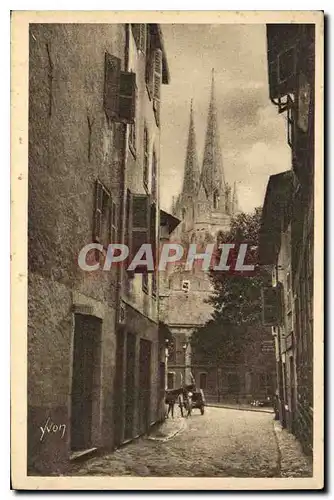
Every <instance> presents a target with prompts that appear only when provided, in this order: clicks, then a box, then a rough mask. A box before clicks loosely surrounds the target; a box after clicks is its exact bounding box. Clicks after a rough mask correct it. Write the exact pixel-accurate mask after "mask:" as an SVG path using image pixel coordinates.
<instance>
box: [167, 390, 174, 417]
mask: <svg viewBox="0 0 334 500" xmlns="http://www.w3.org/2000/svg"><path fill="white" fill-rule="evenodd" d="M165 403H166V405H168V410H167V418H169V414H170V413H171V414H172V418H174V405H175V396H174V395H173V394H169V393H167V394H166V399H165Z"/></svg>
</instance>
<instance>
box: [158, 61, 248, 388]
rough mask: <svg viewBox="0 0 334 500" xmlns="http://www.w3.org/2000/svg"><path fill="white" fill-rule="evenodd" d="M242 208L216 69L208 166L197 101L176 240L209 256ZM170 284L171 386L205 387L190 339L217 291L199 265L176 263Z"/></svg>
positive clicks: (166, 299) (166, 301)
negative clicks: (228, 170)
mask: <svg viewBox="0 0 334 500" xmlns="http://www.w3.org/2000/svg"><path fill="white" fill-rule="evenodd" d="M238 210H239V208H238V197H237V190H236V184H234V187H233V189H232V188H231V186H230V185H229V184H228V183H227V181H226V179H225V173H224V168H223V161H222V152H221V147H220V134H219V123H218V117H217V105H216V99H215V82H214V71H213V70H212V85H211V96H210V103H209V110H208V117H207V128H206V136H205V146H204V154H203V162H202V168H200V163H199V159H198V152H197V144H196V133H195V124H194V108H193V103H192V102H191V106H190V120H189V132H188V143H187V149H186V158H185V167H184V177H183V186H182V191H181V193H180V194H179V196H178V197H177V198H176V200H175V201H174V203H173V213H174V215H175V216H176V217H177V218H178V219H180V220H181V221H182V222H181V224H180V225H179V226H178V227H177V228H176V230H175V231H174V232H173V233H172V236H171V241H172V242H181V243H182V244H183V245H184V246H185V247H187V245H189V244H196V245H197V252H203V251H204V249H205V247H206V245H207V243H214V242H215V241H216V238H217V234H218V232H219V231H227V230H228V229H229V227H230V221H231V217H232V216H233V215H235V214H237V213H238ZM199 262H200V261H199ZM164 285H165V286H164V289H163V291H162V297H161V310H162V314H163V318H164V321H165V322H166V323H167V324H168V326H169V328H170V330H171V331H172V333H173V335H174V342H173V344H174V345H173V346H171V347H170V354H169V365H168V369H169V375H168V385H169V387H172V386H175V385H180V383H182V381H185V382H186V383H190V381H191V380H192V375H194V376H195V378H196V377H197V380H196V382H197V383H199V379H200V377H201V375H200V372H198V373H195V372H196V369H195V367H194V366H192V367H191V347H190V344H189V340H190V336H191V334H192V332H193V331H194V329H195V328H197V327H199V326H201V325H203V324H204V323H205V322H206V321H207V320H208V319H209V318H210V317H211V313H212V306H211V305H210V304H208V303H206V300H207V299H208V297H209V295H210V292H211V282H210V279H209V276H208V273H207V272H205V271H202V269H201V265H196V266H195V265H194V268H193V270H192V271H187V270H185V267H184V264H183V263H176V264H175V265H171V266H170V267H169V269H168V271H167V273H166V276H165V280H164ZM212 383H214V384H215V383H216V382H212Z"/></svg>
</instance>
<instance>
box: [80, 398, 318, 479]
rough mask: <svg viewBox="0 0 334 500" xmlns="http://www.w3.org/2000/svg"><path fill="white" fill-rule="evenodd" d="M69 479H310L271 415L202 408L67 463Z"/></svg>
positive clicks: (306, 464) (292, 444) (289, 437)
mask: <svg viewBox="0 0 334 500" xmlns="http://www.w3.org/2000/svg"><path fill="white" fill-rule="evenodd" d="M70 475H73V476H78V475H80V476H82V475H94V476H106V475H107V476H124V475H127V476H160V477H161V476H179V477H180V476H181V477H201V476H203V477H310V476H311V475H312V468H311V464H310V461H309V459H308V458H306V457H305V456H304V455H303V453H302V452H301V448H300V445H299V443H298V442H297V441H296V439H295V438H294V437H293V436H292V435H291V434H289V433H288V432H287V431H285V430H282V429H281V427H280V426H279V424H278V422H276V421H274V420H273V415H272V414H269V413H264V412H251V411H240V410H232V409H224V408H213V407H207V408H206V409H205V414H204V415H203V416H201V414H200V413H199V411H197V410H194V412H193V414H192V416H191V417H190V418H188V419H181V418H180V417H179V416H178V415H177V416H176V417H175V418H174V419H170V420H167V421H166V422H165V423H164V424H163V425H162V427H161V428H160V429H159V430H158V432H155V433H153V435H151V436H149V437H147V436H146V437H142V438H140V439H138V440H136V441H134V442H132V443H130V444H128V445H126V446H124V447H122V448H121V449H119V450H116V451H115V452H114V453H111V454H108V455H104V456H96V457H92V458H90V459H88V460H87V461H85V462H83V463H80V464H79V463H77V464H73V468H72V470H71V471H70Z"/></svg>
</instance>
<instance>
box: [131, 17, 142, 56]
mask: <svg viewBox="0 0 334 500" xmlns="http://www.w3.org/2000/svg"><path fill="white" fill-rule="evenodd" d="M131 28H132V34H133V38H134V39H135V42H136V46H137V49H138V50H140V51H141V52H143V54H145V50H146V24H132V25H131Z"/></svg>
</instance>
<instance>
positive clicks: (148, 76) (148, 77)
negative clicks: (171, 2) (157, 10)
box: [145, 24, 153, 99]
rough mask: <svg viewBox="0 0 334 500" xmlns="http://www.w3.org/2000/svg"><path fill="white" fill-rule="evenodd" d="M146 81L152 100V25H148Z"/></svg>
mask: <svg viewBox="0 0 334 500" xmlns="http://www.w3.org/2000/svg"><path fill="white" fill-rule="evenodd" d="M145 81H146V87H147V92H148V96H149V98H150V99H152V94H153V37H152V34H151V29H150V24H147V25H146V67H145Z"/></svg>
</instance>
